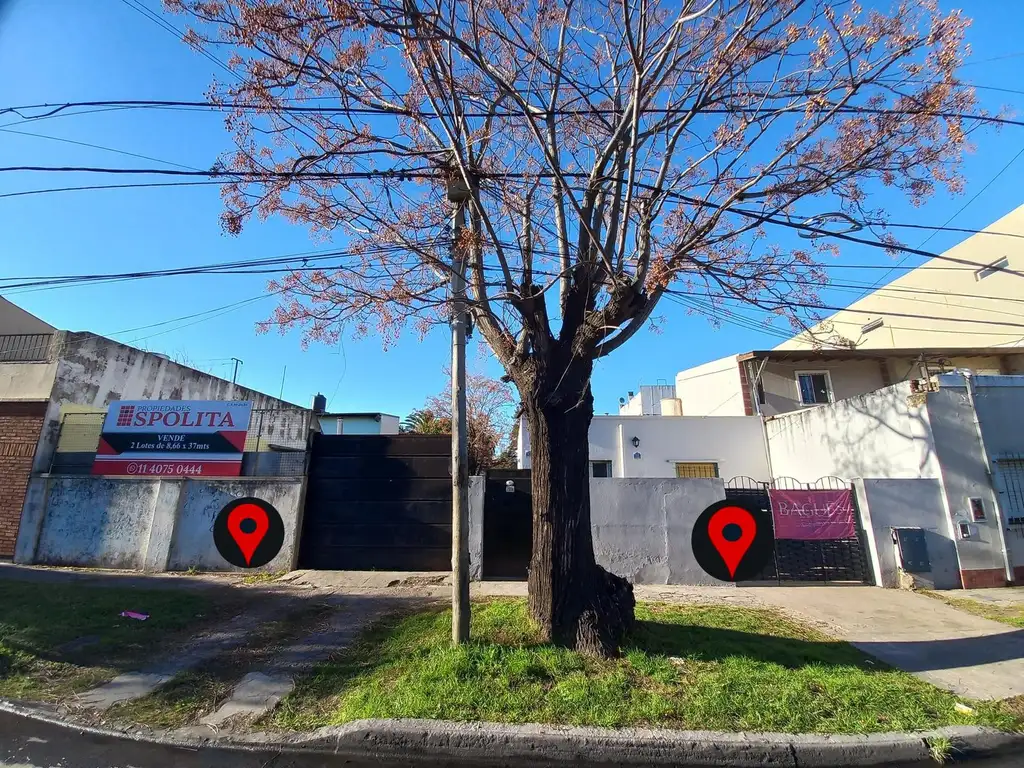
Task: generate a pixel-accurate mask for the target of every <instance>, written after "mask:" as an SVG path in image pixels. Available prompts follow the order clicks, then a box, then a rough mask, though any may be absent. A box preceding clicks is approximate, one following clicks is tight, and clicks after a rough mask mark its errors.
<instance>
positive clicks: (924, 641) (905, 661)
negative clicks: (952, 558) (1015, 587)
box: [740, 586, 1024, 699]
mask: <svg viewBox="0 0 1024 768" xmlns="http://www.w3.org/2000/svg"><path fill="white" fill-rule="evenodd" d="M740 591H741V592H754V593H756V597H757V598H758V599H759V600H760V601H761V602H762V603H763V604H765V605H771V606H774V607H776V608H779V609H781V610H783V611H785V612H786V613H788V614H790V615H792V616H794V617H795V618H800V619H804V620H809V621H810V622H812V623H814V624H816V625H818V626H826V627H831V633H832V634H834V635H835V636H836V637H839V638H841V639H843V640H846V641H847V642H849V643H852V644H853V645H855V646H856V647H857V648H860V649H861V650H862V651H864V652H865V653H869V654H871V655H872V656H874V657H875V658H878V659H881V660H882V661H884V662H886V663H888V664H891V665H892V666H894V667H898V668H900V669H904V670H906V671H908V672H913V673H914V674H915V675H917V676H918V677H920V678H922V679H923V680H927V681H928V682H930V683H932V684H933V685H937V686H939V687H940V688H945V689H947V690H949V691H952V692H954V693H956V694H959V695H961V696H969V697H971V698H974V699H1005V698H1009V697H1011V696H1021V695H1024V630H1021V629H1015V628H1014V627H1010V626H1007V625H1005V624H1000V623H998V622H995V621H990V620H989V619H983V618H981V617H979V616H973V615H971V614H969V613H965V612H964V611H959V610H957V609H956V608H953V607H952V606H949V605H946V604H945V603H944V602H942V601H940V600H935V599H932V598H929V597H925V596H924V595H917V594H914V593H913V592H906V591H903V590H898V589H879V588H877V587H859V586H857V587H854V586H837V587H827V586H823V587H818V586H807V587H759V588H741V589H740ZM950 594H951V595H955V594H956V593H950Z"/></svg>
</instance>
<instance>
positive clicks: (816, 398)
mask: <svg viewBox="0 0 1024 768" xmlns="http://www.w3.org/2000/svg"><path fill="white" fill-rule="evenodd" d="M796 381H797V385H798V386H799V388H800V403H801V404H802V405H822V404H824V403H831V402H832V383H831V381H830V380H829V375H828V371H807V372H805V373H798V374H797V375H796Z"/></svg>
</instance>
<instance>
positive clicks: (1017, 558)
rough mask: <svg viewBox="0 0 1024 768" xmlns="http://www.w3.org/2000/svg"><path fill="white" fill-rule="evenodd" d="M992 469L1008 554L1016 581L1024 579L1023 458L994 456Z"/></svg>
mask: <svg viewBox="0 0 1024 768" xmlns="http://www.w3.org/2000/svg"><path fill="white" fill-rule="evenodd" d="M995 470H996V471H995V480H996V489H997V490H998V491H999V506H1000V508H1001V510H1002V513H1003V524H1004V525H1005V526H1006V549H1007V555H1008V556H1009V558H1010V565H1011V566H1012V569H1013V574H1014V580H1015V581H1019V580H1021V579H1022V578H1024V457H1020V458H1002V459H996V461H995Z"/></svg>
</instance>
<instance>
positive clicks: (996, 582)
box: [960, 568, 1006, 589]
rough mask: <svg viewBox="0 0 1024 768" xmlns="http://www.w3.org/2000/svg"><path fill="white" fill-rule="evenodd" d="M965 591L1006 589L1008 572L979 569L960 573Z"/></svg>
mask: <svg viewBox="0 0 1024 768" xmlns="http://www.w3.org/2000/svg"><path fill="white" fill-rule="evenodd" d="M960 576H961V578H962V579H963V582H964V589H986V588H988V587H1005V586H1006V571H1004V570H1003V569H1002V568H978V569H975V570H970V571H960Z"/></svg>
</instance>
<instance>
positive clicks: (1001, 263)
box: [974, 256, 1010, 280]
mask: <svg viewBox="0 0 1024 768" xmlns="http://www.w3.org/2000/svg"><path fill="white" fill-rule="evenodd" d="M1008 266H1010V261H1009V259H1007V258H1006V257H1005V256H1003V258H1001V259H999V260H998V261H993V262H992V263H991V264H989V265H988V266H987V267H982V268H981V269H979V270H978V271H977V272H975V273H974V279H975V280H984V279H985V278H986V277H988V276H989V275H994V274H995V273H996V272H1002V271H1003V270H1004V269H1006V268H1007V267H1008Z"/></svg>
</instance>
